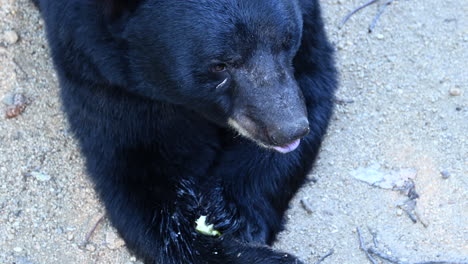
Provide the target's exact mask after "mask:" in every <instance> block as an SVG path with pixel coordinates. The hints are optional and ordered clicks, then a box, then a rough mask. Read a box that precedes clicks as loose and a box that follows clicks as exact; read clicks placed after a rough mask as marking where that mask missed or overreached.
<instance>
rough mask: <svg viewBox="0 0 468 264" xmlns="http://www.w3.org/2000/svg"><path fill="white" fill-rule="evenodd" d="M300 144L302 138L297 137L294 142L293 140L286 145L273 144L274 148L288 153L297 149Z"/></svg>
mask: <svg viewBox="0 0 468 264" xmlns="http://www.w3.org/2000/svg"><path fill="white" fill-rule="evenodd" d="M299 144H301V140H300V139H296V140H294V141H293V142H291V143H290V144H288V145H285V146H273V147H272V148H273V149H274V150H276V151H278V152H280V153H288V152H291V151H293V150H295V149H297V147H299Z"/></svg>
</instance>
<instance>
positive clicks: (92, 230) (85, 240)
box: [81, 214, 105, 247]
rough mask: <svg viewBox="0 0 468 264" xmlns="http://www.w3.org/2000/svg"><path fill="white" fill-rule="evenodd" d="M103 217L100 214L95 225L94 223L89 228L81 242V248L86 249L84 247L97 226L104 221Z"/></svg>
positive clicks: (103, 215)
mask: <svg viewBox="0 0 468 264" xmlns="http://www.w3.org/2000/svg"><path fill="white" fill-rule="evenodd" d="M104 217H105V214H102V215H101V216H100V217H99V218H98V220H97V221H96V223H94V225H93V227H92V228H91V230H89V232H88V233H87V234H86V237H85V239H84V241H83V243H82V244H81V247H86V245H88V243H89V241H90V239H91V237H92V236H93V235H94V232H96V229H97V228H98V226H99V225H100V224H101V223H102V221H103V220H104Z"/></svg>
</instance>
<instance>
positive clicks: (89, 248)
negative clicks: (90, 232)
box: [86, 244, 96, 252]
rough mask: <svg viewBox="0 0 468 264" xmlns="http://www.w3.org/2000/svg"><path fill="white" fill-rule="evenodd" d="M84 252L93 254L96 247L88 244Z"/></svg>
mask: <svg viewBox="0 0 468 264" xmlns="http://www.w3.org/2000/svg"><path fill="white" fill-rule="evenodd" d="M86 250H88V251H91V252H94V251H96V247H95V246H93V245H91V244H88V245H86Z"/></svg>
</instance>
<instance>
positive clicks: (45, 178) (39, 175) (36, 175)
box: [31, 171, 51, 182]
mask: <svg viewBox="0 0 468 264" xmlns="http://www.w3.org/2000/svg"><path fill="white" fill-rule="evenodd" d="M31 176H33V177H34V178H36V180H38V181H41V182H45V181H49V180H50V179H51V177H50V176H49V175H47V174H44V173H41V172H37V171H33V172H31Z"/></svg>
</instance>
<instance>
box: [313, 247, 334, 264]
mask: <svg viewBox="0 0 468 264" xmlns="http://www.w3.org/2000/svg"><path fill="white" fill-rule="evenodd" d="M333 253H335V251H334V250H333V249H332V250H330V251H328V253H327V254H325V255H324V256H323V257H321V258H320V259H319V260H317V262H315V263H314V264H320V263H322V262H323V261H324V260H325V259H326V258H328V257H329V256H331V255H333Z"/></svg>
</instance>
